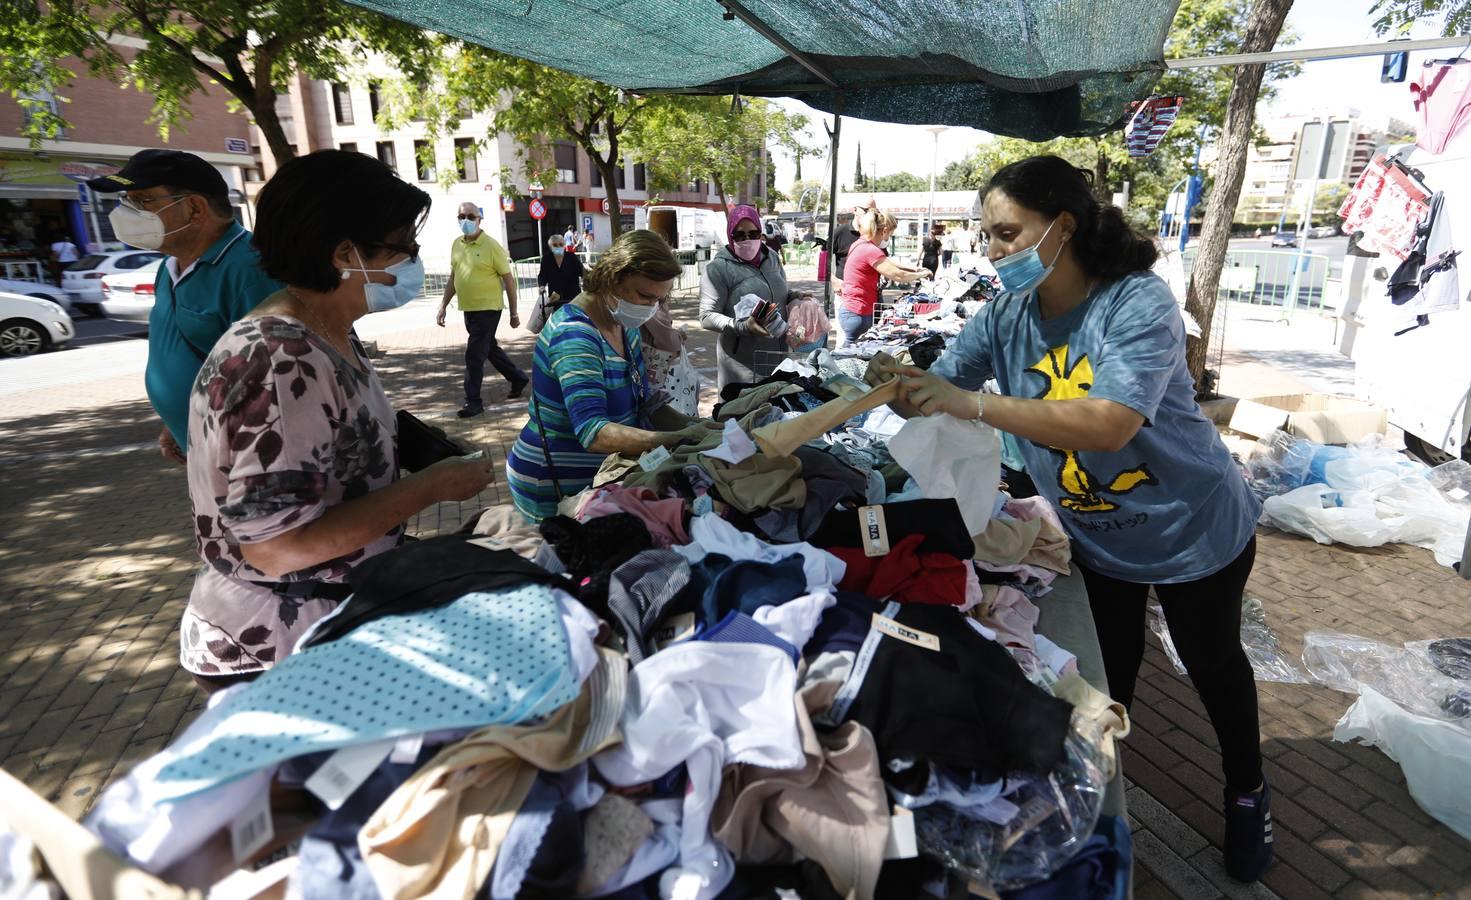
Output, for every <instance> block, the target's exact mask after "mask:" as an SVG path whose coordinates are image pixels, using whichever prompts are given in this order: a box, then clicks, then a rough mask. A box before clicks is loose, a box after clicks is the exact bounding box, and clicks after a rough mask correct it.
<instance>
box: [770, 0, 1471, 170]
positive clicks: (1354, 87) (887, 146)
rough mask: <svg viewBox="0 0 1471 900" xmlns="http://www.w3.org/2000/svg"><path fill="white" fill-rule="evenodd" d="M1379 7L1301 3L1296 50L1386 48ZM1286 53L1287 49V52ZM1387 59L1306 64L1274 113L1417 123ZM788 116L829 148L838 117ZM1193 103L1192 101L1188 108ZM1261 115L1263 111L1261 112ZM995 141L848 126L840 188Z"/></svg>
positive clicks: (969, 134) (799, 107) (959, 133)
mask: <svg viewBox="0 0 1471 900" xmlns="http://www.w3.org/2000/svg"><path fill="white" fill-rule="evenodd" d="M1372 3H1373V0H1297V2H1295V3H1294V4H1293V7H1292V11H1291V13H1289V14H1288V18H1287V24H1288V27H1289V28H1291V29H1293V30H1294V31H1295V32H1296V33H1297V36H1298V40H1297V43H1296V44H1295V45H1293V46H1296V47H1302V48H1317V47H1335V46H1339V45H1343V44H1359V43H1369V42H1373V41H1376V40H1379V38H1378V37H1376V35H1375V34H1374V28H1373V25H1372V23H1373V17H1372V16H1371V15H1370V14H1369V8H1370V6H1372ZM1438 34H1439V32H1438V23H1430V24H1425V25H1421V26H1419V27H1418V28H1417V30H1416V31H1414V32H1412V35H1411V36H1412V37H1417V38H1421V37H1436V36H1438ZM1279 49H1283V48H1280V47H1279ZM1454 54H1455V51H1446V50H1434V51H1422V52H1418V53H1411V54H1410V65H1411V67H1412V69H1413V67H1414V66H1417V65H1419V64H1420V62H1421V61H1422V60H1424V59H1427V58H1430V57H1444V56H1453V55H1454ZM1380 62H1381V57H1379V56H1371V57H1360V58H1357V59H1345V60H1323V61H1319V62H1307V63H1304V64H1303V67H1302V74H1301V75H1299V76H1297V77H1296V78H1293V79H1290V80H1288V81H1280V82H1278V83H1277V88H1278V95H1277V99H1276V100H1275V101H1274V103H1273V106H1272V107H1271V109H1270V110H1267V111H1266V112H1278V113H1282V114H1287V113H1293V112H1316V111H1328V112H1333V113H1340V112H1344V111H1346V110H1348V109H1350V108H1353V109H1358V110H1359V111H1360V112H1361V113H1362V114H1363V115H1364V116H1365V117H1366V118H1368V119H1370V120H1371V121H1373V120H1383V119H1386V118H1387V117H1389V116H1395V117H1397V118H1399V119H1402V120H1405V121H1413V116H1412V115H1411V113H1412V110H1411V108H1410V88H1409V84H1408V82H1406V83H1404V84H1381V83H1380V82H1379V67H1380ZM776 102H777V103H779V104H781V105H782V106H784V107H786V108H787V109H790V110H794V111H800V112H804V113H806V114H807V115H808V116H809V117H810V118H811V119H812V128H811V134H812V137H813V140H814V142H816V143H825V142H826V140H827V132H826V131H825V130H824V129H823V124H822V123H824V122H831V121H832V118H831V116H829V115H827V114H826V113H822V112H819V111H817V110H814V109H812V108H811V107H809V106H807V105H806V104H804V103H802V102H800V101H798V100H791V99H781V100H778V101H776ZM1186 102H1187V103H1188V102H1189V101H1188V99H1187V101H1186ZM1259 112H1261V111H1259ZM989 139H990V135H988V134H986V132H983V131H978V130H976V129H974V128H956V127H952V128H949V129H947V130H945V131H944V132H942V133H941V134H940V135H939V137H938V143H937V139H936V138H935V137H933V136H931V134H930V133H929V132H928V131H926V130H925V126H922V125H895V124H892V123H886V122H869V121H866V120H863V119H849V118H845V119H843V134H842V147H841V148H840V149H839V152H838V180H839V182H840V183H846V182H851V181H852V179H853V168H854V161H855V157H856V155H857V153H858V149H859V146H860V145H861V146H862V150H863V168H864V169H865V170H866V171H868V172H870V173H872V172H873V171H874V170H875V168H876V169H877V172H878V174H879V176H883V175H886V174H893V173H895V172H903V171H908V172H912V173H913V174H915V175H918V176H920V177H921V178H928V177H929V175H930V160H931V159H932V158H937V159H938V164H937V167H936V168H937V169H938V170H939V171H944V169H945V166H946V165H947V164H948V163H951V162H954V161H956V160H959V159H961V158H962V157H964V156H965V155H966V154H967V153H969V152H970V151H971V150H973V149H974V148H975V147H976V145H978V144H980V143H982V142H984V141H987V140H989ZM825 166H826V158H825V157H824V158H822V159H816V160H814V159H811V158H806V159H804V160H803V161H802V175H803V177H804V178H815V177H824V178H825V177H826V176H825V173H824V167H825ZM794 174H795V166H794V163H793V160H792V158H791V157H790V156H786V155H784V154H781V153H777V154H776V184H777V186H778V187H780V188H781V189H783V190H785V189H786V188H787V187H788V186H790V185H791V183H792V181H793V180H794V178H793V176H794Z"/></svg>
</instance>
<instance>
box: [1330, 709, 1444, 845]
mask: <svg viewBox="0 0 1471 900" xmlns="http://www.w3.org/2000/svg"><path fill="white" fill-rule="evenodd" d="M1333 739H1334V740H1336V741H1343V742H1345V743H1347V742H1350V741H1354V740H1359V741H1363V742H1364V743H1366V744H1370V745H1372V746H1375V747H1378V748H1379V749H1380V750H1383V751H1384V755H1386V756H1388V757H1389V758H1390V759H1392V760H1394V761H1395V762H1397V763H1399V765H1400V768H1401V769H1402V770H1404V773H1405V781H1407V782H1409V787H1410V796H1411V797H1414V798H1415V802H1416V803H1418V804H1419V805H1420V808H1421V809H1423V810H1425V811H1426V812H1427V813H1429V814H1430V815H1432V816H1434V817H1435V818H1437V819H1439V820H1440V821H1441V822H1444V823H1445V824H1446V825H1448V826H1449V827H1450V828H1451V829H1452V830H1454V831H1455V832H1456V833H1457V834H1459V835H1461V837H1463V838H1466V839H1467V840H1471V778H1467V777H1466V761H1467V760H1468V759H1471V732H1468V731H1467V730H1465V729H1463V728H1457V727H1455V726H1454V725H1450V724H1448V723H1446V722H1443V721H1437V720H1435V719H1433V718H1429V717H1426V716H1421V715H1416V714H1415V713H1414V712H1411V711H1410V710H1407V709H1405V708H1403V707H1402V706H1400V705H1399V704H1397V703H1395V702H1394V701H1392V700H1390V699H1389V698H1387V697H1385V696H1383V695H1382V694H1380V693H1379V692H1378V691H1376V690H1374V689H1373V688H1372V687H1365V688H1364V689H1363V692H1362V693H1361V695H1360V696H1359V699H1358V700H1356V701H1354V704H1353V706H1350V707H1349V708H1348V712H1346V713H1344V714H1343V718H1342V719H1339V720H1338V724H1337V725H1336V726H1335V727H1334V729H1333Z"/></svg>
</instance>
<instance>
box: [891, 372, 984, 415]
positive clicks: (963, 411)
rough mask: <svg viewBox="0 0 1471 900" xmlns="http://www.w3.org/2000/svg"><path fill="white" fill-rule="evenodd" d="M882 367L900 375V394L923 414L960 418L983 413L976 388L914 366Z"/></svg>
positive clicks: (892, 373)
mask: <svg viewBox="0 0 1471 900" xmlns="http://www.w3.org/2000/svg"><path fill="white" fill-rule="evenodd" d="M883 371H884V374H886V375H898V376H899V378H900V382H899V396H900V397H902V398H903V399H904V401H905V402H906V403H908V404H909V405H911V406H913V407H914V408H915V409H917V410H918V411H919V413H920V414H921V415H925V416H934V415H939V414H940V413H944V414H946V415H950V416H954V417H955V418H957V419H975V418H979V417H980V414H981V403H980V400H979V399H978V398H977V396H976V394H975V392H974V391H967V390H963V389H961V388H958V387H956V386H955V385H953V384H951V383H950V382H948V381H946V380H945V379H943V378H940V377H938V376H936V375H931V374H930V373H928V372H926V371H925V370H923V369H920V368H916V367H915V366H890V367H886V368H885V369H884V370H883Z"/></svg>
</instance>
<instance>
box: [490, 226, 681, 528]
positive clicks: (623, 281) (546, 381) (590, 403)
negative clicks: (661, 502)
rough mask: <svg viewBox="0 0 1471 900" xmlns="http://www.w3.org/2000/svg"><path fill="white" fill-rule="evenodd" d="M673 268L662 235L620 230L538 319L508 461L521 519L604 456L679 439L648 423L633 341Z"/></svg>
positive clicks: (536, 514)
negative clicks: (527, 393) (570, 295)
mask: <svg viewBox="0 0 1471 900" xmlns="http://www.w3.org/2000/svg"><path fill="white" fill-rule="evenodd" d="M680 270H681V267H680V264H679V260H678V259H676V258H675V256H674V253H673V252H672V251H671V250H670V249H669V245H668V244H666V243H665V242H664V239H663V238H662V237H660V236H659V235H657V234H655V233H654V232H652V231H644V230H640V231H630V232H627V233H625V234H624V235H622V236H621V237H619V238H618V240H617V241H615V242H614V244H613V246H612V247H610V248H609V249H608V251H607V252H606V253H604V254H603V256H602V258H601V259H599V260H598V262H597V264H596V265H594V266H593V267H592V268H591V269H589V270H588V272H587V275H586V276H585V277H584V279H583V293H581V294H579V295H578V296H577V298H576V299H575V300H573V301H572V302H571V303H567V304H565V305H563V306H562V307H560V308H559V309H557V311H556V312H554V313H552V314H551V316H550V317H548V318H547V323H546V326H545V327H544V328H543V329H542V331H541V334H540V336H539V337H538V338H537V341H536V357H535V367H534V370H533V372H532V376H531V389H532V396H531V402H530V407H531V410H530V411H531V416H530V419H529V420H528V421H527V423H526V426H525V427H524V428H522V429H521V435H520V437H518V438H517V439H516V443H515V445H514V446H513V447H512V448H511V454H510V457H509V460H508V462H507V470H508V473H507V474H508V480H509V481H510V484H511V495H512V497H513V499H514V500H515V503H516V508H517V509H518V510H520V511H521V514H522V515H524V516H526V518H528V519H530V520H531V521H533V522H539V521H541V520H542V519H545V518H547V517H549V516H553V515H556V512H557V501H558V499H559V498H560V497H569V496H572V495H573V494H576V493H579V492H580V491H583V490H586V489H587V488H589V487H591V486H592V482H593V476H595V475H596V474H597V471H598V468H599V467H600V466H601V465H602V464H603V460H604V459H605V458H607V456H608V455H609V454H610V453H623V454H626V455H629V456H638V455H639V454H642V453H644V452H646V451H648V450H652V449H654V448H655V447H660V446H664V445H666V444H674V443H677V442H678V441H679V440H680V438H681V436H682V435H681V433H680V432H677V431H657V430H654V426H653V423H651V422H650V421H649V416H648V411H647V407H648V406H649V404H648V402H647V401H648V400H649V399H650V398H649V393H650V392H649V389H648V387H647V383H648V382H647V378H646V374H645V369H644V362H643V352H642V346H641V343H640V340H639V327H640V326H642V325H643V324H644V323H645V322H647V321H648V320H649V319H650V318H651V317H653V315H654V313H655V311H656V308H657V306H658V304H659V301H661V300H663V299H665V298H667V297H668V296H669V292H670V290H671V289H672V288H673V286H674V279H675V278H677V277H678V276H679V274H680ZM641 409H642V410H643V412H642V414H641ZM663 412H665V411H661V413H663ZM656 418H657V419H658V421H659V423H660V424H664V425H666V427H670V428H679V427H682V426H684V425H687V424H688V420H685V419H683V417H681V416H678V414H673V415H672V417H670V418H665V416H664V415H660V416H657V417H656Z"/></svg>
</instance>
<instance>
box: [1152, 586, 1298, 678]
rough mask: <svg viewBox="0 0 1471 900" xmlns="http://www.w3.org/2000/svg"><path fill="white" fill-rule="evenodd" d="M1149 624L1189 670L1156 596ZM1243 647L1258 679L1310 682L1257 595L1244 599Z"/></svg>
mask: <svg viewBox="0 0 1471 900" xmlns="http://www.w3.org/2000/svg"><path fill="white" fill-rule="evenodd" d="M1149 628H1150V630H1151V631H1153V632H1154V634H1155V636H1156V637H1158V638H1159V642H1160V643H1161V644H1163V645H1164V649H1165V655H1166V656H1168V657H1169V658H1170V663H1171V664H1172V665H1174V667H1175V671H1176V672H1178V673H1179V674H1181V675H1184V674H1186V673H1185V663H1183V662H1181V660H1180V653H1179V651H1178V650H1176V649H1175V642H1174V641H1173V640H1172V639H1171V638H1170V630H1169V628H1168V627H1167V626H1166V624H1165V614H1164V610H1162V609H1160V606H1159V602H1158V601H1156V600H1150V601H1149ZM1241 648H1242V649H1243V650H1245V651H1246V658H1247V659H1248V660H1250V661H1251V671H1252V674H1253V675H1254V676H1255V677H1256V680H1257V681H1272V682H1276V683H1278V684H1308V683H1309V679H1308V676H1307V675H1305V674H1303V671H1302V670H1301V669H1299V668H1298V667H1297V666H1296V665H1295V664H1294V663H1293V662H1292V660H1290V659H1289V658H1288V657H1287V654H1285V653H1283V652H1282V645H1281V644H1279V643H1278V642H1277V634H1276V632H1274V631H1272V629H1271V627H1270V626H1269V625H1267V611H1266V609H1265V608H1264V607H1263V606H1262V601H1261V600H1259V599H1257V598H1256V597H1246V598H1244V599H1243V600H1242V601H1241Z"/></svg>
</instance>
